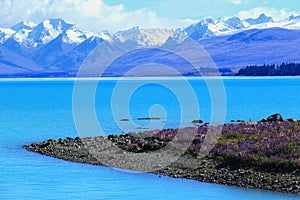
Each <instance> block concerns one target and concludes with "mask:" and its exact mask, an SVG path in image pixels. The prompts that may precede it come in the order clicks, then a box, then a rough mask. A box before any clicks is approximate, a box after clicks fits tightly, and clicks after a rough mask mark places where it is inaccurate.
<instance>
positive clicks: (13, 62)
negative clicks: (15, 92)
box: [0, 14, 300, 77]
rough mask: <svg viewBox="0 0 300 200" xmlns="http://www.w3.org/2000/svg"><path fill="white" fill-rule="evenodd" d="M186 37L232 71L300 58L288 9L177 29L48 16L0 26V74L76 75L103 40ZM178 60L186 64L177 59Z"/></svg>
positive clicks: (299, 35)
mask: <svg viewBox="0 0 300 200" xmlns="http://www.w3.org/2000/svg"><path fill="white" fill-rule="evenodd" d="M186 38H191V39H193V40H195V41H197V42H198V44H200V45H201V46H202V47H203V48H204V49H205V50H206V51H207V52H208V53H209V55H210V56H211V58H212V59H213V61H214V62H215V63H216V65H217V66H218V67H219V68H222V69H224V68H227V69H230V70H233V71H234V70H236V69H239V68H242V67H245V66H246V65H253V64H264V63H268V64H273V63H275V64H279V63H282V62H300V55H299V52H300V45H299V44H300V16H294V15H292V16H290V17H288V18H286V19H284V20H281V21H274V20H273V19H272V17H268V16H266V15H265V14H261V15H260V16H259V17H258V18H248V19H243V20H242V19H240V18H238V17H236V16H235V17H230V18H220V19H217V20H214V19H212V18H205V19H202V20H201V21H199V22H198V23H195V24H192V25H190V26H188V27H186V28H182V29H176V30H173V29H155V28H153V29H143V28H139V27H134V28H132V29H129V30H125V31H119V32H116V33H110V32H108V31H103V32H100V33H93V32H89V31H86V30H83V29H81V28H79V27H77V26H76V25H74V24H70V23H67V22H65V21H64V20H62V19H48V20H44V21H42V22H41V23H39V24H35V23H33V22H29V21H23V22H20V23H18V24H16V25H14V26H12V27H10V28H0V76H1V77H30V76H33V77H34V76H75V75H76V72H77V71H78V68H79V67H80V65H81V64H82V63H83V62H84V60H85V59H86V57H87V56H88V55H89V53H90V52H91V51H92V50H93V49H94V48H95V47H97V46H98V45H99V44H101V43H103V42H108V43H109V44H110V45H111V46H112V47H113V46H114V45H117V46H122V45H123V46H124V47H125V46H131V48H132V49H142V48H149V47H151V48H159V47H164V46H165V45H170V44H173V45H177V44H178V45H179V44H180V43H182V42H183V41H184V40H185V39H186ZM191 51H192V50H191ZM152 53H153V52H152ZM145 55H146V56H145ZM149 55H150V54H149V52H148V53H147V52H145V51H141V52H139V53H137V55H135V57H134V59H133V58H131V62H134V65H133V64H132V63H129V61H128V62H124V61H120V63H119V64H118V63H114V64H115V65H116V66H117V70H116V71H115V72H110V74H111V75H112V76H118V72H117V71H119V70H121V71H122V70H123V71H124V70H125V71H126V69H127V68H128V67H130V66H131V67H132V66H136V65H139V64H140V63H139V59H135V58H137V57H139V58H141V57H147V56H148V57H149ZM168 56H170V55H168V54H160V53H156V54H155V58H154V60H155V59H160V60H162V59H165V60H166V61H168V59H170V58H168ZM195 56H197V55H195ZM151 59H153V56H152V57H151ZM172 59H173V58H172ZM142 60H143V59H142ZM145 61H147V60H145V59H144V60H143V62H144V63H145ZM150 61H151V62H153V60H150ZM174 63H176V62H174ZM164 64H168V63H164ZM126 65H128V66H126ZM177 65H178V66H176V67H178V68H185V67H186V66H185V64H183V63H181V62H177ZM126 67H127V68H126ZM119 68H120V69H119ZM145 70H147V69H145ZM186 71H188V70H186ZM90 75H91V76H93V73H91V74H90Z"/></svg>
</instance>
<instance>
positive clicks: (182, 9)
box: [106, 0, 300, 19]
mask: <svg viewBox="0 0 300 200" xmlns="http://www.w3.org/2000/svg"><path fill="white" fill-rule="evenodd" d="M106 2H107V4H109V5H117V4H123V5H124V6H125V7H126V9H128V11H133V10H137V9H141V8H146V9H148V10H150V11H154V12H156V14H157V15H158V16H160V17H165V18H170V19H185V18H189V19H200V18H203V17H207V16H211V17H214V18H219V17H223V16H232V15H235V14H237V13H239V12H240V11H243V10H245V11H247V10H250V9H253V8H257V7H268V8H270V9H271V8H273V9H277V10H280V9H285V10H287V11H297V10H298V11H300V2H299V0H181V1H177V0H106Z"/></svg>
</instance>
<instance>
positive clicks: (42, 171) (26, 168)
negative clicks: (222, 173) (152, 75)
mask: <svg viewBox="0 0 300 200" xmlns="http://www.w3.org/2000/svg"><path fill="white" fill-rule="evenodd" d="M164 81H165V82H167V83H168V84H170V85H171V86H174V87H181V83H180V81H178V80H175V79H172V80H164ZM90 82H91V81H85V82H84V83H85V84H86V87H89V84H90ZM116 82H117V81H116V80H106V81H102V82H101V84H100V85H99V87H98V89H97V93H96V97H95V110H96V113H97V116H98V119H99V122H100V124H101V126H102V128H103V130H104V132H105V134H109V133H112V132H113V133H120V132H121V130H120V128H119V127H118V126H117V122H118V120H119V118H117V120H116V121H117V122H116V123H114V122H113V121H114V120H113V113H111V99H110V98H111V94H112V91H113V88H114V87H115V84H116ZM154 82H155V81H154ZM223 82H224V86H225V91H226V118H225V121H226V122H229V121H230V120H231V119H245V120H249V119H251V120H253V121H255V120H260V119H261V118H263V117H266V116H268V115H270V114H273V113H275V112H279V113H281V114H282V115H283V117H285V118H287V117H292V118H300V112H299V108H300V95H299V94H298V92H299V91H300V78H290V77H289V78H225V79H224V80H223ZM190 83H191V85H192V87H193V89H194V91H195V93H196V96H197V99H198V101H199V104H200V117H201V119H204V120H205V121H209V120H210V118H211V112H210V110H211V99H210V96H209V92H208V90H207V88H206V86H205V83H204V82H203V80H201V79H191V80H190ZM73 84H74V80H38V81H37V80H1V81H0V94H1V95H0V136H1V139H0V177H1V179H0V199H70V198H72V199H142V198H143V199H144V198H147V199H149V198H151V199H154V198H155V199H173V198H176V199H207V200H209V199H255V198H256V199H299V196H294V195H286V194H279V193H273V192H265V191H260V190H247V189H241V188H237V187H227V186H222V185H216V184H207V183H200V182H196V181H192V180H184V179H172V178H168V177H164V176H163V177H161V178H159V177H158V176H156V175H152V174H148V173H128V172H122V171H119V170H115V169H111V168H107V167H101V166H91V165H84V164H78V163H71V162H67V161H63V160H59V159H54V158H51V157H47V156H43V155H39V154H35V153H31V152H27V151H26V150H24V149H22V145H24V144H30V143H32V142H37V141H42V140H46V139H49V138H54V139H57V138H60V137H76V136H77V132H76V128H75V123H74V121H73V113H72V93H73ZM126 84H134V81H133V80H127V81H125V82H124V85H123V86H124V87H125V88H126ZM119 98H120V100H119V103H120V105H119V106H122V96H121V97H119ZM117 100H118V99H117ZM153 104H161V105H162V107H164V109H165V113H167V116H163V115H162V116H160V115H161V113H160V112H154V115H156V116H157V117H162V119H161V120H158V121H157V124H156V125H157V126H163V127H172V126H173V127H175V126H177V125H178V124H179V120H180V113H179V112H178V108H180V105H179V101H178V99H176V94H174V93H172V92H170V91H169V90H168V89H167V88H165V87H162V86H160V85H158V84H155V83H153V81H152V82H151V83H150V84H146V85H145V86H144V87H141V88H140V89H139V90H137V91H136V92H135V93H133V94H132V96H131V99H130V102H129V110H130V114H131V117H132V119H135V118H137V117H148V116H149V108H150V107H151V105H153ZM117 110H118V109H117ZM116 112H117V111H116ZM182 121H184V123H185V124H190V119H187V118H185V119H182ZM134 122H135V124H130V123H131V122H122V123H129V124H128V125H126V124H123V125H124V127H126V126H128V127H130V128H132V129H134V128H136V127H137V126H141V127H143V128H147V127H149V128H152V127H151V126H150V125H149V124H148V122H146V121H137V120H134ZM123 125H122V126H123Z"/></svg>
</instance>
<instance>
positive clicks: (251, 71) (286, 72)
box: [236, 63, 300, 76]
mask: <svg viewBox="0 0 300 200" xmlns="http://www.w3.org/2000/svg"><path fill="white" fill-rule="evenodd" d="M298 75H300V63H282V64H281V65H275V64H270V65H268V64H267V65H266V64H264V65H250V66H247V67H246V68H244V69H240V70H239V72H238V73H237V74H236V76H298Z"/></svg>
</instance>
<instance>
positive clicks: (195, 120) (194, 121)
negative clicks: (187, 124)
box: [192, 119, 203, 124]
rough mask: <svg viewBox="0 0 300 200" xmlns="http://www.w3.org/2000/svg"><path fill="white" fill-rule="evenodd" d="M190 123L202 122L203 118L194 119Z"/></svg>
mask: <svg viewBox="0 0 300 200" xmlns="http://www.w3.org/2000/svg"><path fill="white" fill-rule="evenodd" d="M192 123H193V124H202V123H203V120H201V119H194V120H193V121H192Z"/></svg>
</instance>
